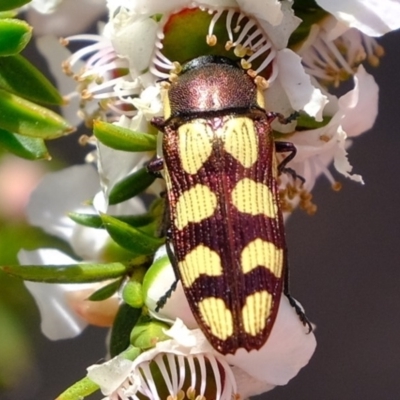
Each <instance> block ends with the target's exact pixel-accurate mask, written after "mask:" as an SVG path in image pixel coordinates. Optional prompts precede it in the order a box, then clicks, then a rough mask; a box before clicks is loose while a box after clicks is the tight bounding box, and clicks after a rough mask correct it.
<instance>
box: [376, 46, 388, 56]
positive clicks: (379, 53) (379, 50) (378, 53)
mask: <svg viewBox="0 0 400 400" xmlns="http://www.w3.org/2000/svg"><path fill="white" fill-rule="evenodd" d="M374 53H375V55H376V56H377V57H383V56H384V55H385V49H384V48H383V46H380V45H377V46H376V47H375V49H374Z"/></svg>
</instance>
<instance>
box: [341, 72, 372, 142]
mask: <svg viewBox="0 0 400 400" xmlns="http://www.w3.org/2000/svg"><path fill="white" fill-rule="evenodd" d="M378 96H379V87H378V85H377V84H376V82H375V79H374V77H373V76H372V75H370V74H369V73H368V72H367V71H365V68H364V67H363V66H362V65H360V66H359V68H358V71H357V73H356V75H355V76H354V89H353V90H351V91H349V92H348V93H346V94H345V95H343V96H342V97H340V99H339V107H340V108H341V109H343V110H346V112H345V114H344V116H343V119H342V127H343V130H344V131H345V132H346V133H347V136H349V137H354V136H358V135H360V134H361V133H363V132H365V131H367V130H368V129H371V128H372V126H373V125H374V122H375V119H376V117H377V115H378Z"/></svg>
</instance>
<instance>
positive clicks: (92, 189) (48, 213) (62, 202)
mask: <svg viewBox="0 0 400 400" xmlns="http://www.w3.org/2000/svg"><path fill="white" fill-rule="evenodd" d="M99 190H100V185H99V176H98V174H97V172H96V170H95V169H94V168H93V166H92V165H89V164H86V165H76V166H73V167H69V168H66V169H63V170H61V171H58V172H53V173H49V174H47V175H45V177H44V178H43V180H42V182H41V183H40V184H39V186H38V187H37V188H36V189H35V191H34V192H33V194H32V196H31V199H30V202H29V203H28V207H27V210H26V212H27V217H28V219H29V222H30V223H31V224H32V225H35V226H39V227H41V228H42V229H43V230H44V231H45V232H47V233H49V234H51V235H55V236H58V237H60V238H61V239H63V240H65V241H67V242H68V243H69V244H70V245H71V247H72V249H73V250H74V252H75V254H76V255H78V256H79V257H81V258H83V259H84V260H101V259H102V257H103V252H104V250H105V247H106V245H107V243H108V242H109V241H110V237H109V235H108V233H107V231H105V230H104V229H94V228H88V227H85V226H82V225H79V224H77V223H75V222H74V221H72V220H71V219H70V218H69V217H68V215H67V214H68V212H72V211H74V212H80V213H89V214H94V213H95V210H94V209H93V207H92V206H89V205H85V204H88V202H89V201H91V200H92V199H93V197H94V196H95V195H96V193H98V192H99ZM44 205H45V206H44ZM115 210H116V209H115V208H110V209H109V210H108V211H109V212H110V213H113V212H114V211H115ZM143 211H144V207H143V205H142V203H141V201H140V200H138V199H132V200H130V201H128V202H125V203H124V204H121V205H119V206H118V208H117V211H116V214H120V215H121V214H127V213H130V214H137V213H140V212H143Z"/></svg>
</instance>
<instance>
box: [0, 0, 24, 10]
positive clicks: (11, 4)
mask: <svg viewBox="0 0 400 400" xmlns="http://www.w3.org/2000/svg"><path fill="white" fill-rule="evenodd" d="M30 1H31V0H1V1H0V11H6V10H13V9H14V8H18V7H22V6H23V5H24V4H28V3H29V2H30Z"/></svg>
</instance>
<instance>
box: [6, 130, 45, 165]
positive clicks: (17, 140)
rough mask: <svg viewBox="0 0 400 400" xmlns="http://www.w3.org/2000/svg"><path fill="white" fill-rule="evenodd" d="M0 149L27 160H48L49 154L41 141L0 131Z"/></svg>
mask: <svg viewBox="0 0 400 400" xmlns="http://www.w3.org/2000/svg"><path fill="white" fill-rule="evenodd" d="M0 148H5V149H7V150H8V151H9V152H11V153H14V154H15V155H17V156H18V157H21V158H25V159H27V160H50V159H51V157H50V154H49V152H48V150H47V147H46V145H45V143H44V141H43V140H42V139H37V138H30V137H27V136H22V135H18V134H17V133H11V132H8V131H5V130H4V129H0Z"/></svg>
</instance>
